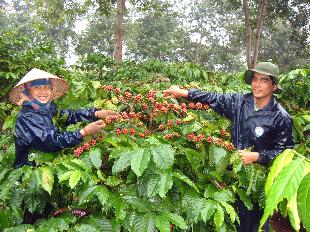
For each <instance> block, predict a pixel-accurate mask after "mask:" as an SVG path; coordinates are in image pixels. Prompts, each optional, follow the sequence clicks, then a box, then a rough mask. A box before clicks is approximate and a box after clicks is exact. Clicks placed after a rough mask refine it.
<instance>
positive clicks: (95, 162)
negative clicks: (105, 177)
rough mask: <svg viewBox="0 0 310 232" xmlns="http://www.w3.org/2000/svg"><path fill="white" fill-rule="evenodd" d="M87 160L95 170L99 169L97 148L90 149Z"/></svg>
mask: <svg viewBox="0 0 310 232" xmlns="http://www.w3.org/2000/svg"><path fill="white" fill-rule="evenodd" d="M89 158H90V161H91V162H92V164H93V165H94V166H95V168H97V169H99V168H100V167H101V163H102V160H101V151H100V149H99V148H95V149H91V150H90V152H89Z"/></svg>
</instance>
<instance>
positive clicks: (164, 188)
mask: <svg viewBox="0 0 310 232" xmlns="http://www.w3.org/2000/svg"><path fill="white" fill-rule="evenodd" d="M172 185H173V180H172V174H171V173H161V174H160V180H159V183H158V190H159V196H161V198H164V197H165V196H166V193H167V192H168V191H169V189H171V187H172Z"/></svg>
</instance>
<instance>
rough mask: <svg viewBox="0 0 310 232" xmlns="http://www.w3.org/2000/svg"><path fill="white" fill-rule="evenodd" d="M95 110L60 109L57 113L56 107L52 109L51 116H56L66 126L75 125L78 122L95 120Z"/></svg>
mask: <svg viewBox="0 0 310 232" xmlns="http://www.w3.org/2000/svg"><path fill="white" fill-rule="evenodd" d="M96 110H97V109H95V108H89V109H79V110H72V109H61V110H59V111H58V109H57V106H54V108H53V109H52V114H53V115H54V116H55V115H57V114H59V115H58V117H59V118H60V120H61V121H63V123H64V124H65V125H66V126H68V125H70V124H76V123H78V122H94V121H96V120H97V118H96V116H95V112H96Z"/></svg>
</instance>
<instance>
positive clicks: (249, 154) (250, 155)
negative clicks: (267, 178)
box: [238, 150, 259, 164]
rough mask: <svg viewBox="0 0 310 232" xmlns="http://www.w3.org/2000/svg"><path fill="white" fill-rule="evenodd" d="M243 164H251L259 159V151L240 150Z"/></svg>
mask: <svg viewBox="0 0 310 232" xmlns="http://www.w3.org/2000/svg"><path fill="white" fill-rule="evenodd" d="M238 152H239V154H240V156H241V160H242V163H243V164H251V163H253V162H255V161H257V160H258V157H259V153H258V152H253V151H246V150H238Z"/></svg>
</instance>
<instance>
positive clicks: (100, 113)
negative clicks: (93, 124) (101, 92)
mask: <svg viewBox="0 0 310 232" xmlns="http://www.w3.org/2000/svg"><path fill="white" fill-rule="evenodd" d="M95 116H96V117H97V118H99V119H104V118H107V117H109V118H110V119H111V120H115V119H117V118H119V117H120V114H119V113H118V112H115V111H113V110H98V111H96V112H95Z"/></svg>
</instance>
